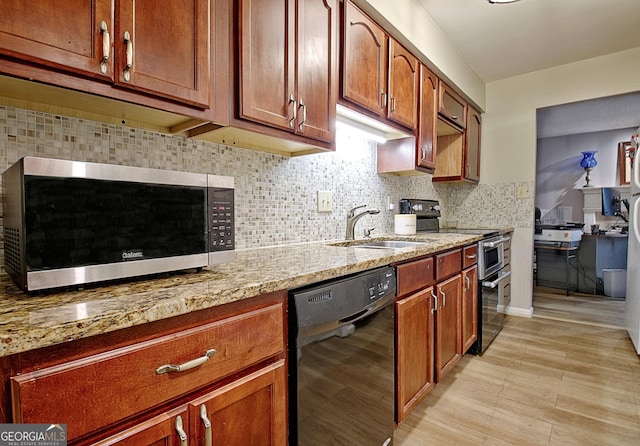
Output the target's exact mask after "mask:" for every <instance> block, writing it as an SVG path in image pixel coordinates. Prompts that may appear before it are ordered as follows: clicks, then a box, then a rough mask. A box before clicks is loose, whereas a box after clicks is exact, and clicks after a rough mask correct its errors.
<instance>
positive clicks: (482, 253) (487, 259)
mask: <svg viewBox="0 0 640 446" xmlns="http://www.w3.org/2000/svg"><path fill="white" fill-rule="evenodd" d="M510 242H511V237H510V236H508V235H499V236H495V237H489V238H486V239H484V240H481V241H480V242H478V281H479V283H478V340H477V341H476V343H475V344H474V345H473V346H472V347H471V352H472V353H475V354H481V353H483V352H484V351H485V350H486V349H487V347H488V346H489V344H491V342H492V341H493V340H494V339H495V338H496V336H497V335H498V333H500V331H501V330H502V326H503V322H504V313H503V311H504V307H505V304H504V296H505V290H510V285H509V283H510V277H511V271H510V267H509V270H507V269H506V268H505V247H506V246H510ZM507 258H510V257H507ZM508 293H509V295H510V291H508ZM501 294H502V296H503V303H502V308H499V306H500V296H501ZM509 299H510V297H509ZM500 309H501V310H502V311H499V310H500Z"/></svg>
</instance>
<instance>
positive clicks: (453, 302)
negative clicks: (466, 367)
mask: <svg viewBox="0 0 640 446" xmlns="http://www.w3.org/2000/svg"><path fill="white" fill-rule="evenodd" d="M461 285H462V278H461V275H460V274H458V275H456V276H453V277H451V278H450V279H448V280H446V281H444V282H442V283H440V284H438V285H437V286H436V296H437V297H438V299H437V304H438V311H437V313H436V382H440V381H441V380H442V378H443V377H444V376H445V375H446V374H447V373H448V372H449V371H450V370H451V369H452V368H453V366H454V365H455V364H456V363H457V362H458V361H459V360H460V357H461V356H462V352H461V346H462V344H461V332H462V330H461V327H460V322H461V317H460V300H461V299H460V297H461V292H462V286H461Z"/></svg>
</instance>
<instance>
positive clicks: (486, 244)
mask: <svg viewBox="0 0 640 446" xmlns="http://www.w3.org/2000/svg"><path fill="white" fill-rule="evenodd" d="M509 240H511V238H510V237H502V238H501V239H500V240H496V241H495V242H482V246H483V247H485V248H495V247H496V246H500V245H502V244H503V243H504V242H508V241H509Z"/></svg>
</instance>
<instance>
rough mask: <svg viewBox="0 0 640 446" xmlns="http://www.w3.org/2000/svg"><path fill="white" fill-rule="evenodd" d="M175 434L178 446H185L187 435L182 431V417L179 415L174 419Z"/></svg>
mask: <svg viewBox="0 0 640 446" xmlns="http://www.w3.org/2000/svg"><path fill="white" fill-rule="evenodd" d="M176 432H177V433H178V437H179V438H180V446H187V433H186V432H185V431H184V426H183V424H182V417H181V416H180V415H178V416H177V417H176Z"/></svg>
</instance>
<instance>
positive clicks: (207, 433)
mask: <svg viewBox="0 0 640 446" xmlns="http://www.w3.org/2000/svg"><path fill="white" fill-rule="evenodd" d="M200 419H201V420H202V425H203V426H204V445H205V446H211V445H212V444H213V439H212V436H211V421H209V417H207V406H205V405H204V404H203V405H202V406H200Z"/></svg>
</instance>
